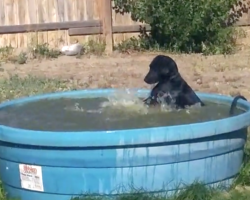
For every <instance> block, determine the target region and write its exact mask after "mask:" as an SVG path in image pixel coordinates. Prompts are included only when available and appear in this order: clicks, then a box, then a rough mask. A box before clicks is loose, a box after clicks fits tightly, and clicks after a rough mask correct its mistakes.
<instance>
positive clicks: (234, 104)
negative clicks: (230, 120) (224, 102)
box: [229, 95, 247, 115]
mask: <svg viewBox="0 0 250 200" xmlns="http://www.w3.org/2000/svg"><path fill="white" fill-rule="evenodd" d="M239 99H243V100H245V101H247V99H246V98H245V97H244V96H242V95H238V96H236V97H234V99H233V102H232V104H231V107H230V111H229V114H230V115H233V114H234V109H235V108H236V104H237V101H238V100H239Z"/></svg>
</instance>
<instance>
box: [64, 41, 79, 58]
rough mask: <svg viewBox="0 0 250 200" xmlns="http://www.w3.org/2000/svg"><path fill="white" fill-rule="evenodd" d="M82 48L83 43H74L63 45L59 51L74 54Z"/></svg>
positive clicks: (77, 53)
mask: <svg viewBox="0 0 250 200" xmlns="http://www.w3.org/2000/svg"><path fill="white" fill-rule="evenodd" d="M82 49H83V45H81V44H79V43H76V44H71V45H69V46H63V47H62V49H61V52H62V53H63V54H65V55H66V56H76V55H79V54H80V53H81V51H82Z"/></svg>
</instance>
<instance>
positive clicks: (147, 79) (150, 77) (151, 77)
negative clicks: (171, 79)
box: [144, 72, 158, 84]
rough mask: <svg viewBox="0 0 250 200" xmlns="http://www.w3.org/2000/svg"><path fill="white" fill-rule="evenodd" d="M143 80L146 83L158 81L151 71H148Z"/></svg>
mask: <svg viewBox="0 0 250 200" xmlns="http://www.w3.org/2000/svg"><path fill="white" fill-rule="evenodd" d="M144 82H145V83H147V84H155V83H157V82H158V77H157V74H156V73H153V72H149V73H148V74H147V75H146V76H145V78H144Z"/></svg>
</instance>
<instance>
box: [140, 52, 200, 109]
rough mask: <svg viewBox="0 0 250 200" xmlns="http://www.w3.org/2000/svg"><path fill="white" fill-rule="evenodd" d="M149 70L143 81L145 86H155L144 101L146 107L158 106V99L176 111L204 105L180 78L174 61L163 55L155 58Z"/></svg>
mask: <svg viewBox="0 0 250 200" xmlns="http://www.w3.org/2000/svg"><path fill="white" fill-rule="evenodd" d="M149 67H150V69H149V72H148V74H147V75H146V76H145V78H144V81H145V82H146V83H147V84H155V83H157V85H156V86H155V87H154V88H153V89H152V90H151V93H150V96H149V97H148V98H147V99H145V100H144V102H145V104H147V105H149V106H150V105H157V104H159V103H160V102H159V99H163V100H164V103H167V104H168V105H174V107H175V108H177V109H183V108H185V107H186V106H192V105H194V104H197V103H200V105H201V106H204V103H203V102H202V101H201V100H200V99H199V97H198V96H197V95H196V94H195V92H194V91H193V90H192V88H191V87H190V86H189V85H188V84H187V82H186V81H185V80H184V79H183V78H182V77H181V75H180V73H179V72H178V67H177V64H176V63H175V61H174V60H173V59H172V58H170V57H168V56H164V55H158V56H156V57H155V58H154V59H153V60H152V62H151V63H150V65H149Z"/></svg>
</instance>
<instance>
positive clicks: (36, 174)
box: [19, 164, 44, 192]
mask: <svg viewBox="0 0 250 200" xmlns="http://www.w3.org/2000/svg"><path fill="white" fill-rule="evenodd" d="M19 172H20V179H21V187H22V188H24V189H27V190H35V191H40V192H43V191H44V189H43V175H42V167H41V166H36V165H25V164H19Z"/></svg>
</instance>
